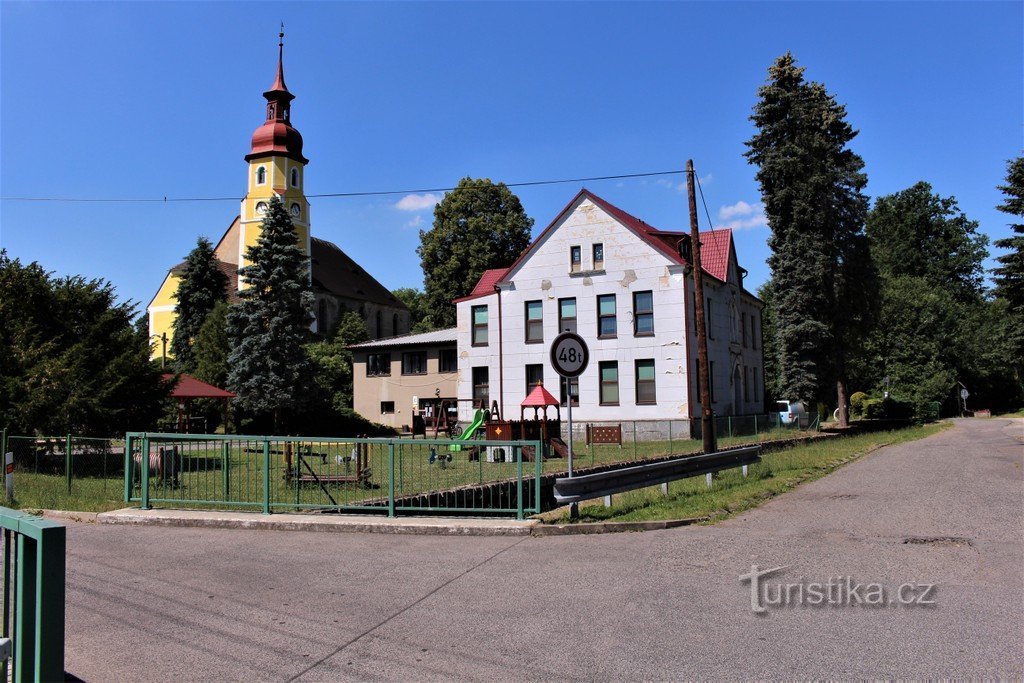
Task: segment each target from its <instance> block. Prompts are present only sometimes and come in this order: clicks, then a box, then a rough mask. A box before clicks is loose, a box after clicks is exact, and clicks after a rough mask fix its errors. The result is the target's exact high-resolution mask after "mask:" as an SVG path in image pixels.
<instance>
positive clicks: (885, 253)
mask: <svg viewBox="0 0 1024 683" xmlns="http://www.w3.org/2000/svg"><path fill="white" fill-rule="evenodd" d="M867 233H868V237H869V239H870V240H871V253H872V255H873V257H874V260H875V263H876V264H877V266H878V270H879V272H880V273H881V275H882V277H884V278H886V279H892V278H896V277H901V276H910V277H919V278H923V279H924V280H925V281H926V282H929V283H931V284H932V285H933V286H935V287H941V288H942V289H943V290H945V291H947V292H949V293H950V294H952V295H953V296H955V297H956V298H957V300H958V301H964V302H967V301H976V300H977V299H978V298H979V297H980V296H981V294H982V291H983V288H984V268H983V266H982V261H983V260H984V258H985V257H986V256H987V255H988V252H987V250H986V248H985V247H986V244H987V243H988V238H987V237H986V236H985V235H981V234H978V222H977V221H973V220H970V219H969V218H967V216H966V215H964V213H963V212H962V211H960V208H959V206H958V205H957V201H956V198H955V197H940V196H939V195H938V194H935V193H933V192H932V187H931V185H929V184H928V183H926V182H924V181H921V182H919V183H917V184H915V185H914V186H912V187H909V188H907V189H906V190H902V191H900V192H897V193H895V194H891V195H887V196H884V197H879V198H878V200H877V201H876V202H875V206H874V207H873V208H872V210H871V213H870V214H869V216H868V224H867Z"/></svg>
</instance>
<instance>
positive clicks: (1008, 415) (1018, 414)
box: [993, 408, 1024, 417]
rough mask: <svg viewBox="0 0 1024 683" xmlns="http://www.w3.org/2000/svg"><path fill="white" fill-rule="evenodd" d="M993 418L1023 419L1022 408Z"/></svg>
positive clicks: (1023, 412)
mask: <svg viewBox="0 0 1024 683" xmlns="http://www.w3.org/2000/svg"><path fill="white" fill-rule="evenodd" d="M993 417H1024V408H1021V409H1020V410H1017V411H1015V412H1012V413H999V414H997V415H993Z"/></svg>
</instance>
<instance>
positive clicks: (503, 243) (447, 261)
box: [416, 177, 533, 329]
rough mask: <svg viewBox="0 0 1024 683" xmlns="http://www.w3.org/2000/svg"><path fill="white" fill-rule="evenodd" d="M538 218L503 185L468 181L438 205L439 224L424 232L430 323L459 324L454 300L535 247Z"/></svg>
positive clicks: (423, 260)
mask: <svg viewBox="0 0 1024 683" xmlns="http://www.w3.org/2000/svg"><path fill="white" fill-rule="evenodd" d="M532 227H533V219H532V218H530V217H529V216H527V215H526V211H524V210H523V205H522V204H521V203H520V202H519V197H517V196H516V195H515V194H513V193H512V191H511V190H509V189H508V187H506V186H505V184H504V183H498V184H494V183H492V182H491V181H490V180H489V179H487V178H478V179H475V180H474V179H473V178H468V177H467V178H463V179H462V180H460V181H459V184H458V186H457V187H456V188H455V190H453V191H452V192H449V193H447V194H446V195H445V196H444V199H443V200H441V202H440V203H439V204H438V205H437V206H435V207H434V226H433V228H431V229H430V230H421V231H420V246H419V247H418V248H417V249H416V253H417V254H419V256H420V263H421V265H422V266H423V284H424V296H425V297H426V303H427V306H426V309H427V320H426V322H427V324H428V325H430V326H431V327H432V328H435V329H436V328H441V327H453V326H454V325H455V305H454V304H452V299H454V298H456V297H460V296H465V295H466V294H469V292H470V291H471V290H472V289H473V286H474V285H475V284H476V282H477V280H479V279H480V276H481V275H482V274H483V272H484V271H485V270H487V269H488V268H501V267H504V266H508V265H510V264H511V263H512V262H513V261H514V260H515V259H516V258H517V257H518V256H519V254H520V253H521V252H522V251H523V250H524V249H526V247H527V246H528V245H529V244H530V229H531V228H532Z"/></svg>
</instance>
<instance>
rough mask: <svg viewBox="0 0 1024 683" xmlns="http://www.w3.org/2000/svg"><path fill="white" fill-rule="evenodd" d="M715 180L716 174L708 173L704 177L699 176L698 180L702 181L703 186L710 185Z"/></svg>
mask: <svg viewBox="0 0 1024 683" xmlns="http://www.w3.org/2000/svg"><path fill="white" fill-rule="evenodd" d="M714 179H715V174H714V173H708V174H707V175H706V176H704V177H701V176H697V180H699V181H700V184H701V185H710V184H711V181H712V180H714Z"/></svg>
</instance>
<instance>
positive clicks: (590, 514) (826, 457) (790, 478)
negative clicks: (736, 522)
mask: <svg viewBox="0 0 1024 683" xmlns="http://www.w3.org/2000/svg"><path fill="white" fill-rule="evenodd" d="M950 426H952V425H951V424H950V423H948V422H944V423H938V424H931V425H924V426H919V427H908V428H906V429H900V430H896V431H891V432H877V433H873V434H863V435H859V436H847V437H839V438H836V439H829V440H826V441H822V442H818V443H812V444H807V445H800V446H794V447H792V448H787V449H785V450H781V451H773V452H770V453H766V454H765V455H764V456H762V460H761V462H760V463H758V464H756V465H751V466H750V468H749V472H748V474H747V476H746V477H743V475H742V471H741V470H739V469H734V470H726V471H723V472H718V473H716V474H715V475H714V477H713V483H712V487H711V488H710V489H709V488H708V487H707V484H706V483H705V478H704V477H703V476H700V477H695V478H691V479H681V480H679V481H674V482H671V483H670V484H669V488H668V495H667V496H665V495H663V494H662V493H661V488H660V486H656V487H651V488H646V489H639V490H637V491H630V492H628V493H623V494H617V495H615V496H613V499H612V506H611V507H605V506H604V505H603V504H600V503H598V504H584V505H582V506H581V507H580V520H579V521H580V522H604V521H611V522H640V521H650V520H665V519H682V518H691V517H707V518H708V520H709V522H715V521H717V520H721V519H724V518H726V517H729V516H731V515H734V514H737V513H739V512H743V511H744V510H749V509H750V508H753V507H757V506H758V505H760V504H761V503H763V502H764V501H766V500H768V499H770V498H772V497H774V496H777V495H778V494H780V493H783V492H785V491H788V490H790V489H792V488H794V487H796V486H798V485H800V484H802V483H804V482H808V481H813V480H815V479H819V478H821V477H823V476H825V475H826V474H828V473H829V472H831V471H833V470H835V469H836V468H838V467H841V466H842V465H845V464H846V463H848V462H851V461H853V460H856V459H857V458H860V457H861V456H863V455H866V454H867V453H870V452H871V451H874V450H876V449H878V448H881V447H883V446H891V445H894V444H898V443H904V442H907V441H914V440H916V439H923V438H925V437H927V436H931V435H933V434H937V433H939V432H940V431H942V430H944V429H947V428H949V427H950ZM546 521H548V522H553V523H558V524H565V523H568V522H569V521H570V520H569V513H568V511H567V510H566V511H564V512H563V515H562V516H561V517H558V518H555V519H551V518H548V519H547V520H546Z"/></svg>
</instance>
